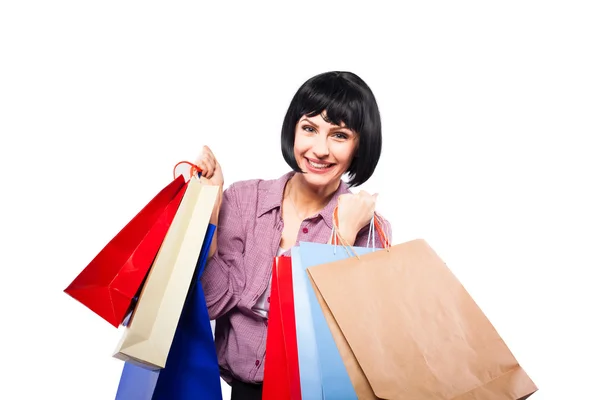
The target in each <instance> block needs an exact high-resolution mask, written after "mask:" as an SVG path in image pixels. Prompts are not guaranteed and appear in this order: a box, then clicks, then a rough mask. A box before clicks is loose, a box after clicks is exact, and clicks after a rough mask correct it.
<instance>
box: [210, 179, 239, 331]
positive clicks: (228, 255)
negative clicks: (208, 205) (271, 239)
mask: <svg viewBox="0 0 600 400" xmlns="http://www.w3.org/2000/svg"><path fill="white" fill-rule="evenodd" d="M245 238H246V235H245V230H244V226H243V223H242V219H241V217H240V207H239V203H238V201H237V198H236V193H235V186H234V185H231V186H230V187H229V188H227V189H225V190H224V191H223V200H222V202H221V208H220V211H219V221H218V226H217V231H216V239H217V251H216V252H215V254H214V255H213V256H212V258H210V259H209V260H208V261H207V263H206V267H205V269H204V272H203V273H202V277H201V278H200V281H201V282H202V288H203V289H204V296H205V298H206V305H207V307H208V315H209V317H210V319H211V320H214V319H217V318H219V317H221V316H222V315H224V314H225V313H227V312H228V311H229V310H231V309H232V308H233V307H235V306H236V305H237V304H238V303H239V301H240V295H241V292H242V289H243V287H244V277H245V274H244V258H243V254H244V248H245Z"/></svg>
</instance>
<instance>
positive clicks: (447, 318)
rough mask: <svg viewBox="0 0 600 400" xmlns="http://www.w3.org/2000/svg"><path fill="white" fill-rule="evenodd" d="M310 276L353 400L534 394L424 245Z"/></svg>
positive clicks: (483, 399)
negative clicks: (349, 385)
mask: <svg viewBox="0 0 600 400" xmlns="http://www.w3.org/2000/svg"><path fill="white" fill-rule="evenodd" d="M307 272H308V274H309V277H310V278H311V281H312V283H313V288H314V289H315V292H316V294H317V299H318V300H319V303H320V304H321V308H322V310H323V312H324V315H325V318H326V319H327V322H328V324H329V327H330V330H331V332H332V335H333V337H334V339H335V341H336V344H337V347H338V349H339V351H340V354H341V356H342V359H343V360H344V364H345V366H346V368H347V370H348V374H349V376H350V379H351V381H352V383H353V385H354V387H355V390H356V393H357V396H358V398H359V399H361V400H362V399H376V398H380V399H390V400H395V399H404V400H421V399H424V400H429V399H431V400H436V399H440V400H442V399H443V400H522V399H526V398H528V397H529V396H530V395H531V394H533V393H535V392H536V391H537V390H538V388H537V387H536V385H535V384H534V383H533V381H532V380H531V379H530V378H529V376H528V375H527V373H526V372H525V371H524V370H523V368H522V367H521V366H520V365H519V363H518V362H517V360H516V358H515V357H514V355H513V354H512V352H511V351H510V350H509V348H508V347H507V345H506V344H505V342H504V341H503V340H502V338H501V337H500V336H499V334H498V332H497V331H496V329H495V328H494V327H493V325H492V324H491V323H490V321H489V320H488V319H487V317H486V316H485V315H484V314H483V312H482V311H481V309H480V308H479V307H478V306H477V304H476V303H475V301H474V300H473V299H472V298H471V296H470V295H469V294H468V293H467V291H466V289H465V288H464V287H463V286H462V284H461V283H460V282H459V281H458V279H457V278H456V277H455V276H454V275H453V274H452V272H451V271H450V270H449V269H448V267H447V266H446V264H445V263H444V262H443V261H442V260H441V259H440V258H439V257H438V256H437V254H436V253H435V252H434V251H433V249H432V248H431V247H429V245H428V244H427V243H426V242H425V241H424V240H422V239H418V240H413V241H410V242H407V243H403V244H399V245H395V246H392V247H390V248H388V249H386V250H379V251H375V252H373V253H368V254H365V255H361V256H360V257H350V258H348V259H345V260H343V261H336V262H334V263H329V264H322V265H318V266H314V267H311V268H308V269H307Z"/></svg>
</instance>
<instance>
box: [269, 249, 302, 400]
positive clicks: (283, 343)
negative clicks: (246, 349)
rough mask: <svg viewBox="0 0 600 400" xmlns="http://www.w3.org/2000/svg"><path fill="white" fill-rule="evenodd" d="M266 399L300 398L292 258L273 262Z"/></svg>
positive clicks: (293, 399)
mask: <svg viewBox="0 0 600 400" xmlns="http://www.w3.org/2000/svg"><path fill="white" fill-rule="evenodd" d="M266 350H267V353H266V356H265V374H264V378H263V395H262V398H263V400H287V399H289V400H300V399H301V398H302V396H301V393H300V370H299V367H298V345H297V342H296V319H295V316H294V294H293V289H292V259H291V258H290V257H277V258H275V260H274V262H273V277H272V282H271V301H270V309H269V327H268V329H267V349H266Z"/></svg>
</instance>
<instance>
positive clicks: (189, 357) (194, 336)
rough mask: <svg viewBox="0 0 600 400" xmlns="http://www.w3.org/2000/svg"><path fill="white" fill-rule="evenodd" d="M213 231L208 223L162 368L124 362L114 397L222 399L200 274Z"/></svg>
mask: <svg viewBox="0 0 600 400" xmlns="http://www.w3.org/2000/svg"><path fill="white" fill-rule="evenodd" d="M214 233H215V226H214V225H212V224H209V226H208V229H207V232H206V236H205V238H204V243H203V244H202V249H201V251H200V256H199V258H198V264H197V266H196V271H195V272H194V278H193V280H192V284H191V285H190V290H189V293H188V296H187V298H186V301H185V304H184V306H183V310H182V313H181V318H180V319H179V324H178V325H177V330H176V331H175V336H174V338H173V343H172V344H171V349H170V350H169V356H168V357H167V362H166V364H165V368H163V369H161V370H158V371H150V370H147V369H145V368H142V367H138V366H136V365H133V364H130V363H128V362H125V366H124V367H123V372H122V374H121V380H120V382H119V388H118V389H117V396H116V398H115V400H197V399H202V400H222V399H223V397H222V394H221V379H220V374H219V365H218V362H217V353H216V350H215V344H214V339H213V334H212V329H211V327H210V319H209V317H208V310H207V308H206V301H205V299H204V291H203V290H202V284H201V283H200V277H201V276H202V272H203V270H204V267H205V265H206V261H207V258H208V250H209V248H210V243H211V241H212V238H213V236H214Z"/></svg>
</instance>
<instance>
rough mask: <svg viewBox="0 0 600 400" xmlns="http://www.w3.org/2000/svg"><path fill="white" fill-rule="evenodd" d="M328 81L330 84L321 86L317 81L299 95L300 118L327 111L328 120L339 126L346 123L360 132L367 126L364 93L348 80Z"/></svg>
mask: <svg viewBox="0 0 600 400" xmlns="http://www.w3.org/2000/svg"><path fill="white" fill-rule="evenodd" d="M324 83H325V82H324ZM327 83H329V85H323V86H325V87H319V82H315V86H313V87H311V88H310V89H309V90H307V91H306V92H305V93H302V94H301V95H300V96H299V98H298V100H299V104H300V105H301V107H300V110H299V115H298V118H300V117H301V116H302V115H306V116H308V117H314V116H316V115H319V114H321V113H323V111H325V113H326V114H327V115H326V118H324V119H325V121H326V122H330V123H333V124H335V125H339V126H341V125H342V123H344V124H346V127H347V128H349V129H351V130H353V131H354V132H356V133H358V134H360V132H362V131H363V129H364V127H365V121H364V116H365V111H366V110H364V105H365V103H366V102H365V99H364V96H363V93H362V92H361V91H360V89H359V88H354V87H352V86H351V85H350V84H349V82H348V81H346V80H339V81H336V82H327ZM332 83H333V84H332Z"/></svg>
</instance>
